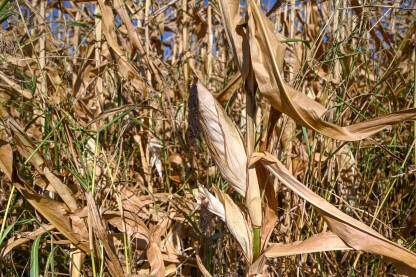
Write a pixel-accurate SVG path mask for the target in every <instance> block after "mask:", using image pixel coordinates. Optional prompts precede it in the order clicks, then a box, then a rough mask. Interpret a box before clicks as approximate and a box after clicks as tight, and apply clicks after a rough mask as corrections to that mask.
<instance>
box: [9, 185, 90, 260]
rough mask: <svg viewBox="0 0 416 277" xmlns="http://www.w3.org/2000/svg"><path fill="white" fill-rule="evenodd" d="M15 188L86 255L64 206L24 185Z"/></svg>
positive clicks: (79, 236) (86, 245)
mask: <svg viewBox="0 0 416 277" xmlns="http://www.w3.org/2000/svg"><path fill="white" fill-rule="evenodd" d="M14 185H15V186H16V188H17V189H18V190H19V191H20V193H21V194H22V195H23V196H24V197H25V199H26V200H27V201H28V202H29V203H30V204H31V205H32V206H33V207H34V208H35V209H36V210H37V211H38V212H39V213H40V214H41V215H43V216H44V217H45V218H46V219H47V220H48V221H49V222H50V223H51V224H52V225H53V226H55V227H56V229H58V231H59V232H61V233H62V235H64V236H65V237H67V238H68V239H69V240H70V241H71V242H72V244H73V245H75V246H76V247H78V248H80V249H81V250H83V251H84V252H86V253H88V244H87V242H86V241H85V240H84V239H83V238H82V237H81V235H80V234H78V233H77V232H75V231H74V229H73V228H72V226H71V220H70V217H69V215H68V213H67V211H66V210H65V207H66V205H65V204H64V203H62V202H59V201H56V200H52V199H49V198H46V197H44V196H42V195H40V194H38V193H36V192H35V191H33V190H32V189H31V188H29V187H27V186H26V185H23V184H19V183H15V184H14Z"/></svg>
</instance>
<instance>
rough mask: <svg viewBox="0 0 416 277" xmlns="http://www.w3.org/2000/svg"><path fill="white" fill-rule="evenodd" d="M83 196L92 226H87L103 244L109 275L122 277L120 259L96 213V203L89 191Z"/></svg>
mask: <svg viewBox="0 0 416 277" xmlns="http://www.w3.org/2000/svg"><path fill="white" fill-rule="evenodd" d="M85 198H86V199H87V204H88V216H89V217H90V219H91V221H89V222H91V224H92V226H89V227H90V228H92V230H93V231H94V235H95V237H96V238H97V239H98V240H100V241H101V243H102V244H103V247H104V250H105V254H106V256H107V258H106V259H105V261H106V264H107V267H108V270H109V271H110V274H111V276H116V277H117V276H119V277H123V276H124V273H123V268H122V267H121V263H120V260H119V259H118V257H117V254H116V251H115V249H114V245H113V244H112V240H110V239H109V232H108V230H107V228H106V226H105V225H104V223H103V221H102V219H101V217H100V215H99V213H98V209H97V205H96V204H95V200H94V198H93V197H92V194H91V192H86V193H85Z"/></svg>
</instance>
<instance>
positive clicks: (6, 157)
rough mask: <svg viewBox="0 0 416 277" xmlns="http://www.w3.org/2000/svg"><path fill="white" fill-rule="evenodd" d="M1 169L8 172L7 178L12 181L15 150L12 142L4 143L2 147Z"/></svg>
mask: <svg viewBox="0 0 416 277" xmlns="http://www.w3.org/2000/svg"><path fill="white" fill-rule="evenodd" d="M0 169H1V170H2V171H3V173H4V174H6V176H7V178H9V180H10V181H12V175H13V150H12V147H11V146H10V144H4V145H2V146H1V147H0Z"/></svg>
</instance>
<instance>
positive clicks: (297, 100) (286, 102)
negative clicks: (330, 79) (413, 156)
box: [248, 0, 416, 141]
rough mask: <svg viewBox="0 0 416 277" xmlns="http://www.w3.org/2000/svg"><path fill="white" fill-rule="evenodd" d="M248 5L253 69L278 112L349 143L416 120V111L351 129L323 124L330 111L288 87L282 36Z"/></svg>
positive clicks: (408, 111) (257, 11) (263, 91)
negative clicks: (281, 59)
mask: <svg viewBox="0 0 416 277" xmlns="http://www.w3.org/2000/svg"><path fill="white" fill-rule="evenodd" d="M248 4H249V20H248V26H249V34H250V38H249V42H250V58H251V63H252V67H253V70H254V74H255V76H256V80H257V83H258V85H259V90H260V92H261V93H262V94H263V95H264V96H265V97H266V98H267V99H268V100H269V101H270V103H271V104H272V106H273V107H274V108H275V109H277V110H278V111H281V112H283V113H285V114H287V115H289V116H290V117H292V118H293V119H294V120H295V121H296V122H297V123H298V124H300V125H303V126H306V127H309V128H311V129H313V130H315V131H317V132H319V133H322V134H323V135H326V136H328V137H331V138H334V139H339V140H345V141H356V140H361V139H363V138H366V137H369V136H371V135H373V134H375V133H377V132H379V131H381V130H382V129H384V128H386V127H389V126H390V125H392V124H395V123H398V122H401V121H403V120H408V119H411V118H414V117H415V116H416V109H409V110H404V111H400V112H396V113H392V114H389V115H386V116H382V117H378V118H375V119H371V120H367V121H364V122H360V123H357V124H353V125H350V126H348V127H340V126H338V125H335V124H332V123H330V122H328V121H325V120H323V119H322V118H321V117H322V115H323V114H324V113H325V111H326V110H325V108H324V107H323V106H321V105H320V104H319V103H317V102H315V101H313V100H312V99H310V98H308V97H307V96H306V95H303V94H302V93H301V92H298V91H296V90H294V89H293V88H291V87H290V86H288V85H287V84H285V82H284V80H283V78H282V76H281V69H279V67H278V62H277V57H280V55H281V54H280V53H281V51H282V47H283V46H282V44H281V43H280V40H279V38H278V36H277V35H275V34H274V33H273V26H272V23H271V22H270V21H269V20H268V19H267V17H266V16H265V15H264V14H263V13H262V12H261V11H260V9H259V8H258V6H257V5H256V4H255V3H254V1H253V0H250V1H248ZM301 95H303V96H301Z"/></svg>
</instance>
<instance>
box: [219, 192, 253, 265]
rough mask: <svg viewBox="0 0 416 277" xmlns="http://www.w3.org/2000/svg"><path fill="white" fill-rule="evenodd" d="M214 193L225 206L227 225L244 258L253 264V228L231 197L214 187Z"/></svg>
mask: <svg viewBox="0 0 416 277" xmlns="http://www.w3.org/2000/svg"><path fill="white" fill-rule="evenodd" d="M213 189H214V192H215V194H216V195H217V197H218V199H219V200H220V202H221V203H222V204H223V205H224V210H225V224H227V227H228V230H230V232H231V234H233V236H234V238H235V239H236V240H237V241H238V243H239V244H240V246H241V248H242V249H243V253H244V256H245V257H246V259H247V261H248V262H249V263H251V261H252V260H253V233H252V230H251V227H250V225H251V224H249V223H248V222H249V221H247V219H246V217H245V216H244V214H243V212H242V211H241V210H240V208H239V207H238V206H237V205H236V204H235V203H234V201H233V200H232V199H231V197H230V196H229V195H228V194H226V193H224V192H223V191H221V190H220V189H218V188H216V187H215V186H213Z"/></svg>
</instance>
